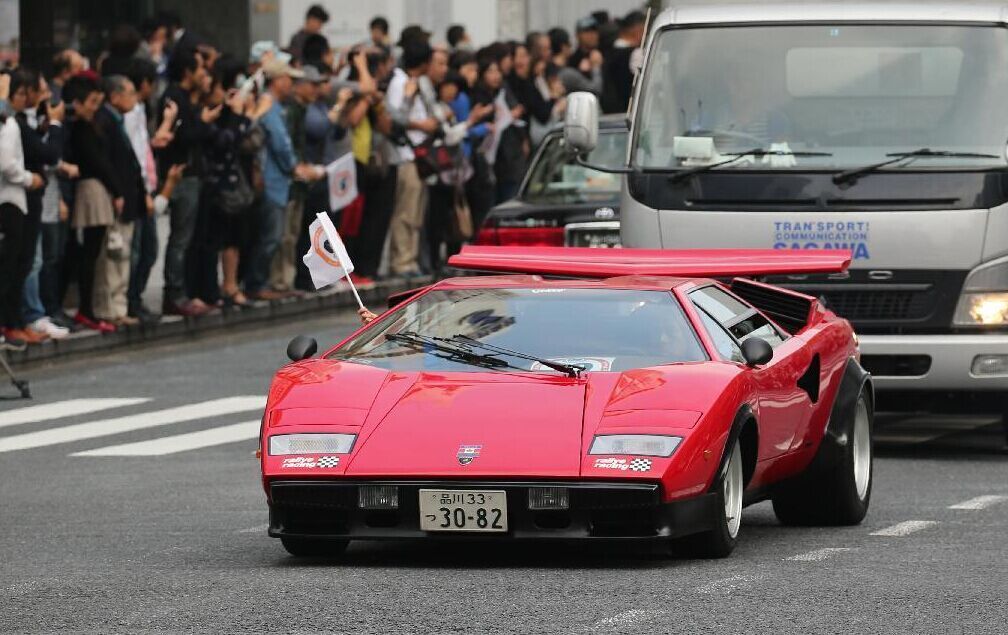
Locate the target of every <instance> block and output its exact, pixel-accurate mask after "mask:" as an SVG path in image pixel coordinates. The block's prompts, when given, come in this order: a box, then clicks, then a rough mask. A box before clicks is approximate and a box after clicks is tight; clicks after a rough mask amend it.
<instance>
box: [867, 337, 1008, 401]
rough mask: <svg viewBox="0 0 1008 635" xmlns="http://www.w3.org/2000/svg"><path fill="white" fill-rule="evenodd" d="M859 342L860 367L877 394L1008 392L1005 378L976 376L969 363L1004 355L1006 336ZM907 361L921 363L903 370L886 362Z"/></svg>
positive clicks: (869, 340) (1007, 376)
mask: <svg viewBox="0 0 1008 635" xmlns="http://www.w3.org/2000/svg"><path fill="white" fill-rule="evenodd" d="M859 339H860V341H861V353H862V355H863V361H864V366H865V368H866V369H867V370H869V371H872V380H873V382H874V384H875V388H876V389H878V390H879V391H886V390H943V391H967V392H987V391H998V390H1001V391H1003V390H1008V375H1005V376H992V377H979V376H976V375H973V374H972V373H971V368H972V364H973V360H974V358H976V357H977V356H978V355H992V354H1002V355H1003V354H1008V334H994V333H987V334H976V335H951V334H950V335H860V336H859ZM911 358H915V359H920V360H921V361H922V362H923V363H921V364H919V365H918V364H908V365H906V366H903V367H900V366H899V364H893V363H890V362H891V361H893V360H900V359H911ZM924 358H927V359H924ZM876 361H877V362H879V368H885V369H886V370H884V371H882V372H879V369H878V368H876V369H873V367H872V366H873V363H875V362H876ZM889 369H893V370H889ZM888 372H894V373H899V374H891V375H890V374H887V373H888Z"/></svg>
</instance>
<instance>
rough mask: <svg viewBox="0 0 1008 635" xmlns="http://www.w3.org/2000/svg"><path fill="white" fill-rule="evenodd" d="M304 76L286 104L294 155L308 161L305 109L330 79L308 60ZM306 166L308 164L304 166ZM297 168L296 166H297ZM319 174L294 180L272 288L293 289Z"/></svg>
mask: <svg viewBox="0 0 1008 635" xmlns="http://www.w3.org/2000/svg"><path fill="white" fill-rule="evenodd" d="M301 72H302V73H303V76H302V77H299V78H298V79H296V80H295V81H294V88H293V94H292V98H291V99H290V100H289V101H288V102H287V103H286V104H285V106H286V109H287V113H286V125H287V134H289V135H290V139H291V145H292V147H293V149H294V156H296V157H297V160H298V163H299V164H301V163H304V162H305V152H304V149H305V113H306V112H307V109H308V106H310V105H311V104H313V103H314V102H315V101H317V100H318V98H319V93H320V90H321V88H322V85H323V84H325V82H326V81H327V80H326V78H325V77H324V76H323V75H322V74H321V73H319V71H318V69H317V68H316V67H315V66H313V65H311V64H308V65H306V66H305V67H304V68H302V69H301ZM302 170H307V168H302ZM295 172H297V168H295ZM308 176H313V177H314V176H318V175H315V174H312V175H308V174H307V173H306V174H304V175H302V178H299V179H298V180H295V181H294V182H293V183H291V186H290V194H289V195H288V200H287V208H286V210H285V213H284V225H283V235H282V237H281V239H280V246H279V249H277V251H276V255H275V256H274V257H273V265H272V268H271V271H270V287H271V288H272V290H273V291H279V292H281V293H288V292H290V291H292V290H293V286H294V274H295V273H296V266H297V262H298V261H299V258H298V256H299V255H300V254H299V253H298V249H297V246H298V238H299V235H300V233H301V222H302V215H303V213H304V205H305V197H306V195H307V193H308V186H307V182H306V180H305V179H306V178H307V177H308Z"/></svg>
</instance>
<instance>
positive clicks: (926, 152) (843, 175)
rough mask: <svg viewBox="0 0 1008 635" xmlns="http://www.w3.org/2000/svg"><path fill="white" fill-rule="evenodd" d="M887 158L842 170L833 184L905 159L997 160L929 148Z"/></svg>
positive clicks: (967, 153) (988, 156) (855, 178)
mask: <svg viewBox="0 0 1008 635" xmlns="http://www.w3.org/2000/svg"><path fill="white" fill-rule="evenodd" d="M886 156H887V157H893V158H892V159H888V160H886V161H879V162H878V163H872V164H871V165H866V166H864V167H860V168H854V169H853V170H844V171H843V172H840V173H838V174H834V175H833V182H834V183H836V184H837V185H843V184H844V183H853V182H855V181H857V180H858V179H859V178H861V177H862V176H864V175H866V174H871V173H872V172H877V171H878V170H881V169H882V168H885V167H889V166H890V165H895V164H897V163H899V162H900V161H904V160H906V159H917V158H920V157H956V158H962V159H997V158H998V156H997V155H996V154H982V153H979V152H952V151H950V150H932V149H931V148H921V149H919V150H911V151H910V152H890V153H888V154H887V155H886Z"/></svg>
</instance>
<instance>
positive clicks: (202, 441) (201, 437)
mask: <svg viewBox="0 0 1008 635" xmlns="http://www.w3.org/2000/svg"><path fill="white" fill-rule="evenodd" d="M259 423H260V422H259V420H258V419H256V420H254V421H243V422H241V423H235V424H231V425H228V426H220V427H217V428H209V429H207V430H200V431H199V432H189V433H186V434H176V435H173V436H169V437H161V438H159V439H151V440H150V441H137V442H136V443H123V444H121V445H110V446H108V447H104V448H97V449H95V450H85V451H83V452H74V453H73V454H71V455H70V456H163V455H165V454H175V453H176V452H185V451H187V450H198V449H200V448H208V447H210V446H214V445H223V444H225V443H235V442H236V441H248V440H249V439H255V438H257V437H258V436H259Z"/></svg>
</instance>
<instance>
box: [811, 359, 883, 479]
mask: <svg viewBox="0 0 1008 635" xmlns="http://www.w3.org/2000/svg"><path fill="white" fill-rule="evenodd" d="M866 388H867V391H868V400H869V402H868V405H869V406H870V407H871V411H872V412H874V411H875V388H874V386H873V385H872V378H871V373H869V372H868V371H866V370H865V369H864V368H862V367H861V364H860V363H858V361H857V360H856V359H854V358H853V357H851V358H849V359H848V360H847V365H846V367H845V368H844V371H843V377H842V378H841V379H840V387H839V388H838V389H837V394H836V397H835V398H834V399H833V407H832V408H831V409H830V417H829V422H828V423H827V425H826V431H825V432H824V434H823V438H822V440H821V441H820V442H819V449H818V450H817V451H816V455H815V457H813V459H812V462H811V463H810V464H809V467H808V469H809V470H829V469H832V468H834V467H836V466H837V465H839V464H840V462H841V461H842V460H843V457H844V455H845V453H846V451H847V445H848V444H849V443H850V439H851V432H852V431H853V429H854V417H855V416H856V413H857V402H858V397H859V396H860V395H861V392H862V390H864V389H866Z"/></svg>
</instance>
